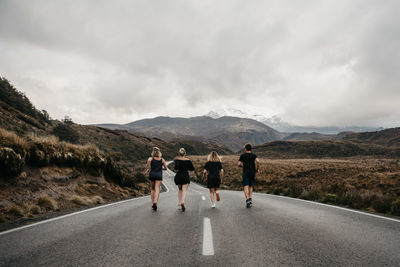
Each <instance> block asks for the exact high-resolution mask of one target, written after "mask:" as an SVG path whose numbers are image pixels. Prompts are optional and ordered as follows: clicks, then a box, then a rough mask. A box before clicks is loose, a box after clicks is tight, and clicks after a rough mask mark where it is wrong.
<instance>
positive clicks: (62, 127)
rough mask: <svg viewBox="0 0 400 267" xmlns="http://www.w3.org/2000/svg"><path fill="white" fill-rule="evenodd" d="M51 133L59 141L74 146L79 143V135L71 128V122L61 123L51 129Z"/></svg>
mask: <svg viewBox="0 0 400 267" xmlns="http://www.w3.org/2000/svg"><path fill="white" fill-rule="evenodd" d="M52 133H53V134H54V135H55V136H57V137H58V138H60V140H61V141H66V142H70V143H74V144H76V143H78V142H79V133H78V131H76V130H75V129H74V128H73V123H72V122H69V121H65V122H63V123H60V124H59V125H57V126H56V127H54V128H53V132H52Z"/></svg>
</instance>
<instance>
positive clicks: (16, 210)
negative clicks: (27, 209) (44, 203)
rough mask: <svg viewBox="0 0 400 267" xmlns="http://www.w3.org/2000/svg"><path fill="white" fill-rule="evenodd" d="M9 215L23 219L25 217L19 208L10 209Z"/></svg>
mask: <svg viewBox="0 0 400 267" xmlns="http://www.w3.org/2000/svg"><path fill="white" fill-rule="evenodd" d="M7 213H8V214H10V215H11V216H15V217H23V216H24V210H23V209H22V208H21V207H19V206H15V205H14V206H12V207H10V208H9V209H8V211H7Z"/></svg>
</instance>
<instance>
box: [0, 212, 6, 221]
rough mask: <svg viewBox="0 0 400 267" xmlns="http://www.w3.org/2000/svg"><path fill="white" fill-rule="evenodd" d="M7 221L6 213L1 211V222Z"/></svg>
mask: <svg viewBox="0 0 400 267" xmlns="http://www.w3.org/2000/svg"><path fill="white" fill-rule="evenodd" d="M6 221H7V217H6V216H5V215H4V213H0V223H4V222H6Z"/></svg>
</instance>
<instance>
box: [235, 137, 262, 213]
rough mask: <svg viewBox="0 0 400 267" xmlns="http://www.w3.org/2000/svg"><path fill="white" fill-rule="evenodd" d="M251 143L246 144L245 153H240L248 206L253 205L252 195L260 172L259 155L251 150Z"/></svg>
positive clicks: (240, 164) (239, 162)
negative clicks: (257, 174)
mask: <svg viewBox="0 0 400 267" xmlns="http://www.w3.org/2000/svg"><path fill="white" fill-rule="evenodd" d="M251 149H252V147H251V144H246V145H245V146H244V153H243V154H242V155H240V158H239V161H238V166H239V167H242V168H243V174H242V178H243V182H242V184H243V191H244V196H245V198H246V207H247V208H250V207H251V206H252V205H253V200H252V195H253V187H254V183H255V177H256V173H258V172H259V168H260V161H259V160H258V158H257V155H256V154H254V153H252V152H251Z"/></svg>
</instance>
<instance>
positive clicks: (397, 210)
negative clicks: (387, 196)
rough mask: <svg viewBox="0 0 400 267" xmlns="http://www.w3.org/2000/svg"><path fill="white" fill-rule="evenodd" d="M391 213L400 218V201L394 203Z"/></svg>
mask: <svg viewBox="0 0 400 267" xmlns="http://www.w3.org/2000/svg"><path fill="white" fill-rule="evenodd" d="M390 213H391V214H393V215H396V216H400V200H396V201H393V203H392V207H391V209H390Z"/></svg>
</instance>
